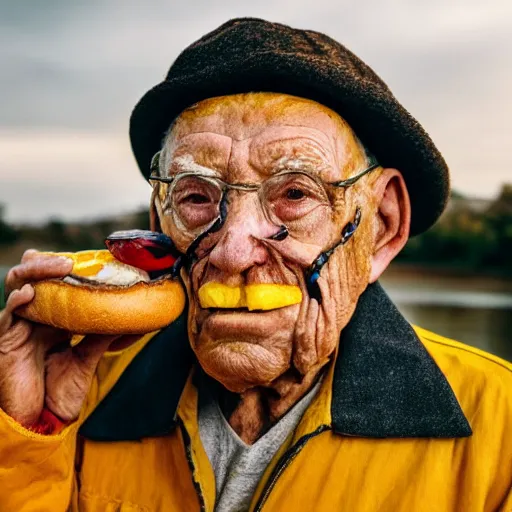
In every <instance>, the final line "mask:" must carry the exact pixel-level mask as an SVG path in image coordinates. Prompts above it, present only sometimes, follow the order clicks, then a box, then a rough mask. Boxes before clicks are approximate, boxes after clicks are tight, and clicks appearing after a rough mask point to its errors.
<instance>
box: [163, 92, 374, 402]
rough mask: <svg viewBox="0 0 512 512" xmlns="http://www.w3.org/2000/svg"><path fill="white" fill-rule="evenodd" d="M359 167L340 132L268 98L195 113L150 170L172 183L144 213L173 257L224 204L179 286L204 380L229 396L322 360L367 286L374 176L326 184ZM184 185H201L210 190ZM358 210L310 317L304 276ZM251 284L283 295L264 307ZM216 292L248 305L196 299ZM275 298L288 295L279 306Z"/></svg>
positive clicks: (326, 270) (207, 106)
mask: <svg viewBox="0 0 512 512" xmlns="http://www.w3.org/2000/svg"><path fill="white" fill-rule="evenodd" d="M365 167H367V160H366V156H365V154H364V151H363V148H362V147H361V145H360V143H359V142H358V140H357V138H356V137H355V135H354V134H353V132H352V130H351V129H350V127H349V126H348V125H347V123H345V122H344V121H343V120H342V119H341V118H340V117H339V116H338V115H337V114H335V113H334V112H332V111H331V110H329V109H327V108H325V107H323V106H321V105H319V104H317V103H315V102H313V101H309V100H304V99H300V98H295V97H291V96H286V95H281V94H271V93H258V94H245V95H235V96H227V97H221V98H214V99H211V100H207V101H203V102H201V103H199V104H197V105H195V106H194V107H192V108H190V109H188V110H187V111H185V112H184V113H182V114H181V116H180V117H179V118H178V119H177V121H176V123H175V124H174V126H173V129H172V132H171V134H170V136H169V137H168V139H167V142H166V147H165V148H164V151H163V152H162V157H161V163H160V172H161V175H163V176H179V177H180V180H178V181H177V182H176V184H175V185H168V184H162V183H160V184H158V185H157V186H156V188H155V193H154V208H155V210H156V213H157V215H158V218H159V223H160V226H161V229H162V231H163V232H164V233H166V234H167V235H169V236H170V237H171V238H172V239H173V240H174V242H175V243H176V245H177V247H178V248H179V249H180V251H181V252H183V253H185V252H187V250H188V249H189V248H190V246H191V244H192V243H194V240H196V239H197V238H198V237H201V233H204V232H205V230H207V228H208V227H210V226H211V225H212V221H213V220H214V219H217V218H218V217H219V215H221V214H220V210H222V209H223V208H222V206H221V205H220V203H221V202H223V207H224V211H225V215H224V216H223V217H224V218H223V224H222V226H221V228H220V229H217V230H216V231H214V232H211V233H210V234H209V235H208V236H203V237H201V238H200V239H199V243H198V244H197V248H196V249H195V251H194V253H195V255H196V258H195V260H194V263H193V264H192V265H191V267H190V268H188V269H183V271H182V278H183V280H184V282H185V285H186V287H187V291H188V296H189V319H188V322H189V338H190V342H191V344H192V348H193V350H194V351H195V353H196V355H197V358H198V360H199V362H200V364H201V365H202V366H203V368H204V369H205V371H206V372H207V373H209V374H210V375H212V376H213V377H214V378H216V379H217V380H218V381H220V382H222V383H223V384H224V385H225V386H226V387H227V388H228V389H230V390H232V391H235V392H242V391H244V390H246V389H248V388H250V387H254V386H269V385H271V384H272V383H273V382H274V381H275V380H276V379H277V378H278V377H280V376H283V375H288V376H289V378H290V379H292V380H293V379H300V378H301V376H303V375H305V374H306V373H308V372H311V371H312V370H315V369H318V368H320V367H321V366H323V365H324V364H325V363H326V362H327V361H328V360H329V358H330V356H331V355H332V354H333V352H334V350H335V349H336V346H337V342H338V340H339V335H340V332H341V330H342V328H343V327H344V326H345V325H346V323H347V322H348V320H349V319H350V316H351V315H352V312H353V310H354V308H355V305H356V302H357V298H358V297H359V295H360V293H362V291H363V290H364V288H365V287H366V285H367V283H368V274H369V257H370V254H371V246H372V240H373V231H374V230H373V224H372V221H371V217H372V213H373V212H372V210H373V208H374V206H375V205H374V204H373V202H372V196H371V183H372V180H373V179H374V178H373V177H372V176H373V174H369V175H367V176H365V177H364V178H362V179H361V180H360V181H358V182H357V183H356V185H354V186H352V187H350V188H347V189H343V188H341V189H340V188H335V187H332V186H329V185H325V184H324V183H327V182H334V181H337V180H342V179H346V178H349V177H351V176H354V175H355V174H357V173H358V172H360V171H362V170H363V169H365ZM290 171H294V173H291V176H290V175H289V173H290ZM295 171H298V173H295ZM195 174H197V175H201V176H203V177H205V176H206V177H207V178H208V177H211V178H212V187H211V188H210V186H209V184H208V183H209V182H208V179H207V180H206V181H205V182H199V183H198V182H197V181H196V180H195ZM183 175H185V177H183ZM190 177H192V178H193V179H189V178H190ZM187 180H188V181H187ZM201 183H203V185H202V184H201ZM225 183H227V184H256V185H261V186H260V187H252V188H250V187H249V188H247V187H243V186H242V187H238V188H229V187H227V188H226V187H225V186H224V184H225ZM171 194H172V201H171V200H170V199H169V198H170V195H171ZM222 200H223V201H222ZM357 207H360V209H361V214H362V218H361V224H360V225H359V227H358V229H357V231H356V233H355V234H354V236H353V237H352V239H351V240H350V242H348V243H347V244H346V245H344V246H340V247H338V248H337V249H336V250H335V251H334V254H333V255H332V256H331V257H330V259H329V261H328V263H327V264H326V265H325V266H324V267H323V269H322V271H321V278H320V279H319V281H318V284H319V286H320V290H321V293H322V301H321V304H320V305H319V303H318V302H317V301H316V300H313V299H311V298H310V297H308V292H307V290H306V286H305V270H306V269H307V268H308V267H309V266H310V265H311V263H312V262H313V261H314V260H315V258H317V257H318V255H319V254H320V253H321V252H322V251H325V250H326V249H329V248H331V247H332V246H333V245H335V244H336V242H338V241H339V239H340V236H341V231H342V228H343V227H344V226H345V225H346V224H347V223H349V222H350V221H352V220H353V219H354V216H355V213H356V209H357ZM221 216H222V215H221ZM283 226H286V228H287V229H286V233H287V234H286V236H284V237H283V236H279V233H280V230H282V229H283ZM196 243H197V242H196ZM261 285H283V286H282V287H281V288H277V287H270V288H267V289H270V296H269V297H268V298H265V293H263V292H262V293H260V291H261V290H265V289H264V287H261ZM219 289H221V290H228V292H230V293H235V294H236V293H238V297H239V296H240V295H241V296H243V297H245V295H246V291H247V297H248V299H247V300H249V296H250V294H253V295H254V293H256V299H255V302H254V303H251V304H252V305H253V306H252V307H249V306H248V305H247V302H246V301H245V299H244V300H239V299H237V298H235V299H233V300H231V299H230V300H227V299H226V296H225V295H226V294H224V295H223V296H222V297H221V299H222V300H221V299H219V298H218V297H217V299H215V297H214V300H213V302H212V301H211V300H210V302H208V300H207V299H208V298H206V299H205V296H206V295H205V290H213V291H214V292H215V290H219ZM279 290H286V293H284V292H283V293H284V296H285V298H284V299H283V300H284V302H281V303H279V300H280V299H279V297H278V295H279V293H278V292H279ZM273 291H274V292H273ZM297 291H298V294H297V293H295V292H297ZM301 292H302V293H301ZM273 293H274V294H273ZM294 293H295V294H294ZM276 294H277V295H276ZM287 294H288V295H287ZM290 294H291V295H290ZM214 295H215V293H214ZM221 295H222V293H221ZM228 295H229V293H228ZM290 296H291V297H294V298H293V299H292V300H288V302H286V300H287V299H286V297H290ZM251 297H252V295H251ZM272 297H274V299H275V297H278V299H277V303H276V302H275V301H274V302H272V300H273V299H272ZM297 297H298V298H297ZM224 299H226V300H224ZM228 299H229V297H228ZM251 300H252V299H251ZM290 302H291V303H292V304H291V305H286V304H287V303H290ZM265 304H268V305H267V306H265ZM283 304H284V305H283Z"/></svg>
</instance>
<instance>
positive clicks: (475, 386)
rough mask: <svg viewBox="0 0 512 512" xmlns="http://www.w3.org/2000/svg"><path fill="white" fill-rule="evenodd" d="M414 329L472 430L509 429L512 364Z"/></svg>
mask: <svg viewBox="0 0 512 512" xmlns="http://www.w3.org/2000/svg"><path fill="white" fill-rule="evenodd" d="M414 330H415V331H416V334H417V335H418V337H419V338H420V340H421V341H422V343H423V345H424V346H425V348H426V349H427V351H428V352H429V353H430V355H431V357H432V358H433V359H434V361H435V362H436V364H437V365H438V367H439V368H440V370H441V371H442V372H443V374H444V376H445V377H446V379H447V381H448V383H449V384H450V386H451V388H452V390H453V392H454V394H455V396H456V398H457V400H458V402H459V404H460V406H461V407H462V409H463V411H464V414H465V416H466V418H468V420H469V421H470V424H471V427H472V428H473V432H475V428H476V429H479V428H480V429H488V428H489V425H491V424H492V425H493V428H492V429H491V430H494V432H495V434H498V431H500V430H502V429H508V428H512V364H510V363H509V362H507V361H505V360H504V359H501V358H499V357H497V356H495V355H492V354H489V353H487V352H484V351H483V350H480V349H477V348H474V347H470V346H468V345H465V344H464V343H460V342H458V341H455V340H451V339H449V338H445V337H443V336H439V335H438V334H435V333H433V332H429V331H427V330H425V329H422V328H419V327H416V326H414ZM503 432H504V430H503ZM511 453H512V446H511Z"/></svg>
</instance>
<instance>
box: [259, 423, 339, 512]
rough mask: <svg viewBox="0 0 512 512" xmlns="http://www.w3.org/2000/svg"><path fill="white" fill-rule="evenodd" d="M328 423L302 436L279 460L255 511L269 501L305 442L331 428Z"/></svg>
mask: <svg viewBox="0 0 512 512" xmlns="http://www.w3.org/2000/svg"><path fill="white" fill-rule="evenodd" d="M329 428H330V427H329V426H328V425H320V426H319V427H318V428H317V429H316V430H314V431H313V432H311V433H309V434H307V435H305V436H303V437H301V438H300V439H299V440H298V441H297V442H296V443H295V444H294V445H293V446H292V447H291V448H290V449H289V450H288V451H287V452H286V453H285V454H284V455H283V456H282V457H281V459H280V460H279V462H278V463H277V465H276V467H275V468H274V471H272V474H271V475H270V478H269V479H268V482H267V483H266V485H265V487H264V489H263V491H262V493H261V496H260V498H259V499H258V502H257V503H256V506H255V508H254V512H261V510H262V508H263V505H264V504H265V501H267V498H268V497H269V495H270V493H271V492H272V489H273V488H274V485H275V484H276V482H277V480H278V479H279V477H280V476H281V474H282V473H283V471H284V470H285V469H286V468H287V467H288V466H289V465H290V463H291V462H292V461H293V459H294V458H295V457H296V456H297V455H298V454H299V452H300V451H301V450H302V448H304V446H305V444H306V443H307V442H308V441H309V440H310V439H311V438H312V437H315V436H317V435H319V434H321V433H322V432H325V431H326V430H329Z"/></svg>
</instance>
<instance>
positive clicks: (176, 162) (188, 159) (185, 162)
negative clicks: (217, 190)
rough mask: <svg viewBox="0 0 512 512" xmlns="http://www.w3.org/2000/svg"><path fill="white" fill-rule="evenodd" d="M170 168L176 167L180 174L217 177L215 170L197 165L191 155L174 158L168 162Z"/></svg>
mask: <svg viewBox="0 0 512 512" xmlns="http://www.w3.org/2000/svg"><path fill="white" fill-rule="evenodd" d="M170 164H171V165H170V167H177V168H178V170H179V171H181V172H187V173H194V174H201V175H203V176H205V175H206V176H218V175H219V173H218V172H217V171H216V170H215V169H211V168H210V167H206V166H204V165H201V164H198V163H197V162H196V161H195V160H194V158H193V157H192V155H182V156H178V157H176V158H174V159H173V160H171V162H170Z"/></svg>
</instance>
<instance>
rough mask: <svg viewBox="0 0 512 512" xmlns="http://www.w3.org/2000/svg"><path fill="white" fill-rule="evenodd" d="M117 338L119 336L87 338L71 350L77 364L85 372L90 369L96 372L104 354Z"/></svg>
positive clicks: (96, 335)
mask: <svg viewBox="0 0 512 512" xmlns="http://www.w3.org/2000/svg"><path fill="white" fill-rule="evenodd" d="M117 338H119V336H110V335H103V334H92V335H89V336H86V337H85V338H84V339H83V340H82V341H80V343H79V344H78V345H76V346H74V347H73V348H72V349H71V350H72V353H73V356H74V358H75V360H76V362H77V364H78V365H79V366H82V368H83V369H84V370H85V369H88V370H90V371H93V372H94V371H95V370H96V366H97V365H98V362H99V360H100V359H101V357H102V356H103V354H104V353H105V352H106V351H107V350H108V348H109V347H110V345H111V343H112V342H113V341H114V340H116V339H117Z"/></svg>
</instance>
